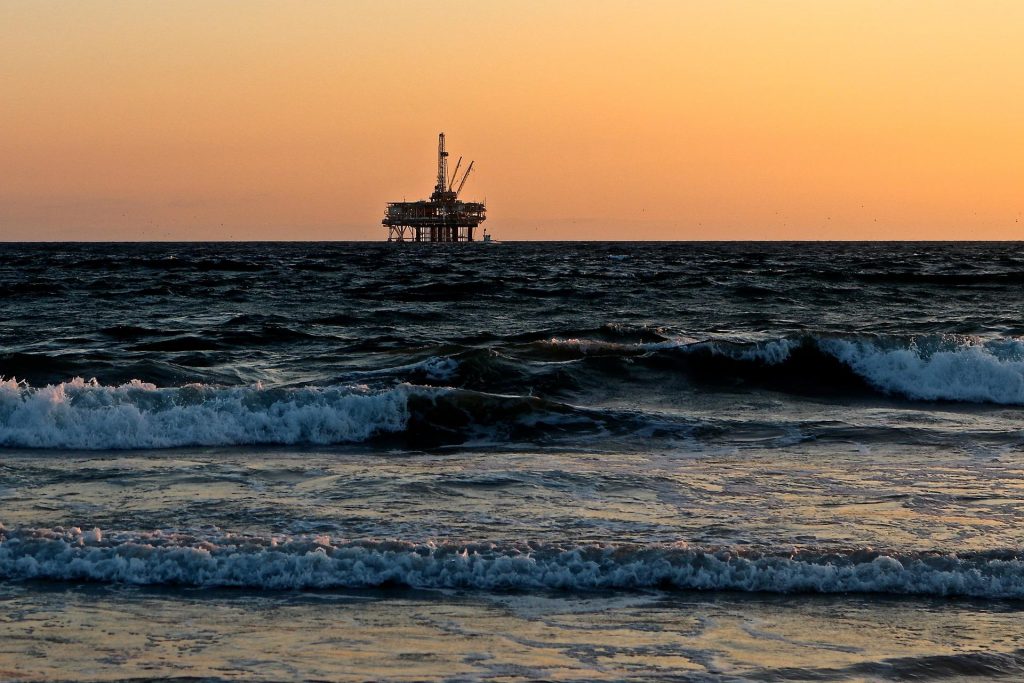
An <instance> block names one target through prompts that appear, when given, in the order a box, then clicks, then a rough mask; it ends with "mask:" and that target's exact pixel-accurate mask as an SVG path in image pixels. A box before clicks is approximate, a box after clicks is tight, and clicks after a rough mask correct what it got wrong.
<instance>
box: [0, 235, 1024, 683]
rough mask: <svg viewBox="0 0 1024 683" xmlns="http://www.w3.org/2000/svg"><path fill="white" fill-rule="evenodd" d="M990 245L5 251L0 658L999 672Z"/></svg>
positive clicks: (1005, 289)
mask: <svg viewBox="0 0 1024 683" xmlns="http://www.w3.org/2000/svg"><path fill="white" fill-rule="evenodd" d="M1018 252H1019V246H1018V245H1016V244H959V245H951V244H828V243H822V244H750V243H731V244H622V243H618V244H529V243H524V244H511V243H509V244H491V245H484V244H477V245H402V246H399V245H384V244H337V243H330V244H287V243H280V244H201V245H197V244H153V245H109V244H88V245H84V244H63V245H5V257H4V259H2V260H0V306H2V309H0V310H2V312H3V315H2V316H0V377H2V378H3V379H2V381H0V603H2V604H3V605H4V606H5V608H4V610H3V611H2V614H0V679H4V678H13V679H26V680H37V679H43V680H52V679H68V680H81V679H86V680H115V679H118V678H147V677H158V678H159V677H175V676H197V677H200V678H203V677H205V678H211V679H230V678H235V677H238V678H244V679H252V678H262V679H265V680H280V679H299V680H301V679H312V678H318V679H339V678H349V679H353V680H368V679H379V678H394V679H410V680H415V679H423V678H430V679H434V678H454V679H457V680H467V679H469V680H489V679H501V680H505V679H536V678H543V679H584V680H589V679H612V680H615V679H623V678H634V677H635V678H650V677H656V676H667V677H676V678H682V679H692V680H717V679H723V678H724V679H730V678H739V679H743V678H747V679H755V680H837V679H867V680H874V679H880V678H892V679H900V678H916V679H940V678H948V677H956V676H961V677H962V676H974V675H977V676H984V677H992V676H996V675H1007V676H1012V677H1017V676H1021V675H1024V654H1022V652H1024V651H1022V650H1021V649H1020V648H1021V647H1024V646H1022V645H1021V643H1020V638H1021V637H1022V635H1024V634H1022V632H1021V629H1020V628H1019V626H1018V624H1017V622H1018V621H1019V616H1020V613H1019V605H1020V604H1024V603H1020V602H1019V601H1020V600H1021V599H1022V598H1024V536H1022V532H1021V531H1020V529H1021V521H1022V517H1024V514H1022V508H1021V502H1022V500H1024V458H1022V457H1021V446H1022V444H1024V420H1022V416H1024V413H1022V408H1024V337H1021V336H1020V335H1024V317H1022V312H1021V311H1022V308H1021V301H1022V299H1021V295H1020V292H1021V286H1022V285H1024V256H1021V255H1019V254H1018ZM54 643H61V651H62V658H60V659H59V660H58V659H55V658H54V657H52V654H51V653H52V648H53V647H54V645H53V644H54Z"/></svg>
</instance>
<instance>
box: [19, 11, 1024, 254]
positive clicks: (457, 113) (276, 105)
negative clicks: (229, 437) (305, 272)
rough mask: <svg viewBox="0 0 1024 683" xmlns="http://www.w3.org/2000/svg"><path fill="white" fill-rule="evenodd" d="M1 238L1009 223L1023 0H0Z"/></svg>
mask: <svg viewBox="0 0 1024 683" xmlns="http://www.w3.org/2000/svg"><path fill="white" fill-rule="evenodd" d="M0 82H2V97H0V239H5V240H25V239H43V240H168V239H171V240H194V239H200V240H205V239H236V240H237V239H341V240H344V239H370V240H376V239H383V238H384V237H385V236H386V231H385V229H383V228H381V226H380V219H381V216H382V214H383V209H384V204H385V203H386V202H387V201H389V200H391V201H394V200H401V199H402V198H403V197H404V198H407V199H409V200H412V199H418V198H421V197H424V196H426V195H428V194H429V193H430V191H431V189H432V184H433V176H434V172H435V153H436V152H435V145H436V142H437V133H438V132H439V131H441V130H443V131H445V132H446V133H447V136H448V144H449V149H450V151H451V152H452V154H453V163H454V159H455V158H457V157H458V156H459V155H460V154H462V155H465V156H466V158H467V161H468V160H469V159H475V160H476V169H475V170H474V175H473V176H472V177H471V179H470V180H469V182H468V183H467V185H466V190H465V191H464V194H465V195H466V197H467V198H469V199H481V200H482V199H484V198H486V200H487V204H488V215H489V219H488V222H487V226H488V227H489V228H490V232H492V233H493V234H494V235H495V237H496V238H497V239H505V240H520V239H1021V238H1024V2H1020V1H1019V0H1005V1H1002V2H997V1H986V0H978V1H972V2H964V1H963V0H956V1H930V2H925V1H921V2H900V1H894V0H884V1H883V0H880V1H878V2H869V1H849V2H843V1H840V0H832V1H824V2H823V1H822V0H792V1H786V2H783V1H779V2H771V1H768V0H751V1H750V2H730V1H728V0H708V1H706V2H705V1H692V2H687V1H685V0H664V1H658V0H647V1H645V2H624V1H623V2H602V1H599V0H581V1H578V2H576V1H570V0H562V1H557V0H556V1H551V0H547V1H538V2H530V1H523V0H517V1H516V2H489V1H482V2H447V1H444V0H432V1H430V2H414V1H411V0H406V1H401V2H399V1H395V2H382V1H380V0H372V1H366V2H362V1H357V0H345V1H344V2H342V1H338V2H306V1H302V0H288V1H281V2H255V1H248V2H241V1H238V2H221V1H216V0H198V1H191V0H176V1H174V2H165V1H159V2H157V1H152V2H151V1H146V0H131V1H129V0H125V1H123V2H106V1H102V0H93V1H89V2H85V1H83V2H65V1H59V2H57V1H55V2H48V1H45V0H5V1H4V2H2V3H0Z"/></svg>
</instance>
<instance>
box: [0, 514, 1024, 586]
mask: <svg viewBox="0 0 1024 683" xmlns="http://www.w3.org/2000/svg"><path fill="white" fill-rule="evenodd" d="M0 577H3V578H7V579H53V580H92V581H102V582H123V583H133V584H148V585H164V584H172V585H188V586H241V587H253V588H275V589H308V588H331V587H370V586H381V585H401V586H411V587H417V588H470V589H484V590H494V589H498V590H505V589H515V590H551V589H560V590H587V591H589V590H603V589H638V588H672V589H684V590H691V589H696V590H742V591H763V592H779V593H789V592H817V593H845V592H880V593H894V594H915V595H967V596H974V597H986V598H1022V597H1024V562H1022V561H1021V559H1020V558H1019V557H1018V556H1016V555H1005V556H1004V555H1000V554H998V553H992V554H990V555H978V556H964V557H958V556H956V555H934V554H917V555H913V554H906V555H886V554H879V553H874V552H870V551H855V552H848V553H845V554H844V553H824V552H817V553H816V552H811V551H803V552H790V553H769V554H760V553H754V552H749V551H735V550H733V551H730V550H723V549H701V548H694V547H689V546H686V545H684V544H678V545H659V546H597V545H593V546H557V545H549V546H538V545H522V546H499V545H494V544H468V545H465V544H454V543H406V542H400V541H352V542H345V541H339V540H333V539H331V538H329V537H326V536H316V537H296V538H280V537H276V538H252V537H233V536H230V535H226V536H222V537H216V538H197V537H192V536H187V535H180V534H173V533H162V532H151V533H134V534H132V533H100V532H99V530H93V531H91V532H83V531H81V530H80V529H78V528H72V529H70V530H62V529H56V530H8V529H4V528H3V526H2V525H0Z"/></svg>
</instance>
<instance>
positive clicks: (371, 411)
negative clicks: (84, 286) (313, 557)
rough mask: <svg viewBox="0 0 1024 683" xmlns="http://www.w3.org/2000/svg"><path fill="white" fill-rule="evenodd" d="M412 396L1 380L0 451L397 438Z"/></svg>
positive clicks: (360, 390) (402, 392)
mask: <svg viewBox="0 0 1024 683" xmlns="http://www.w3.org/2000/svg"><path fill="white" fill-rule="evenodd" d="M407 395H408V390H407V389H406V388H404V387H398V388H395V389H392V390H389V391H382V392H372V391H370V390H369V389H367V388H365V387H304V388H299V389H263V388H260V387H230V388H220V387H212V386H207V385H201V384H197V385H187V386H184V387H179V388H158V387H156V386H154V385H152V384H145V383H143V382H140V381H138V380H135V381H132V382H129V383H127V384H123V385H120V386H103V385H101V384H98V383H97V382H95V381H90V382H85V381H83V380H81V379H75V380H72V381H70V382H63V383H61V384H56V385H48V386H46V387H42V388H33V387H29V386H26V385H24V384H20V383H18V382H15V381H14V380H6V381H3V382H0V445H2V446H8V447H23V448H73V449H115V448H116V449H124V448H171V447H176V446H196V445H199V446H226V445H239V444H253V445H255V444H299V443H311V444H335V443H352V442H359V441H365V440H367V439H369V438H371V437H372V436H375V435H377V434H381V433H387V432H396V431H400V430H402V429H404V428H405V425H406V423H407V422H408V420H409V411H408V405H407Z"/></svg>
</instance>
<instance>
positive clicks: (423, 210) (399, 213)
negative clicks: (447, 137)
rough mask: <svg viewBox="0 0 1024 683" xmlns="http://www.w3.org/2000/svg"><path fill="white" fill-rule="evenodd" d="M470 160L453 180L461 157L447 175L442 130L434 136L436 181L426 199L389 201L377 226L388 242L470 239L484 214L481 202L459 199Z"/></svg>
mask: <svg viewBox="0 0 1024 683" xmlns="http://www.w3.org/2000/svg"><path fill="white" fill-rule="evenodd" d="M473 163H474V162H472V161H470V162H469V166H467V167H466V170H465V172H464V173H463V174H462V177H461V179H459V180H458V183H456V179H457V178H458V175H459V168H460V167H461V166H462V157H459V161H458V162H457V163H456V164H455V170H454V171H453V172H452V174H451V177H449V176H448V151H447V150H446V149H445V146H444V133H441V134H440V135H438V137H437V182H436V184H435V185H434V192H433V194H431V195H430V199H421V200H420V201H418V202H389V203H388V207H387V211H386V212H385V214H384V220H382V221H381V225H384V226H387V229H388V242H474V241H475V236H474V230H475V229H476V228H478V227H479V226H480V224H481V223H483V222H484V221H485V220H487V216H486V215H485V213H486V212H487V207H486V206H484V204H483V203H482V202H464V201H462V200H461V199H459V193H460V192H462V188H463V186H464V185H465V184H466V179H467V178H468V177H469V172H470V171H472V170H473Z"/></svg>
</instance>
